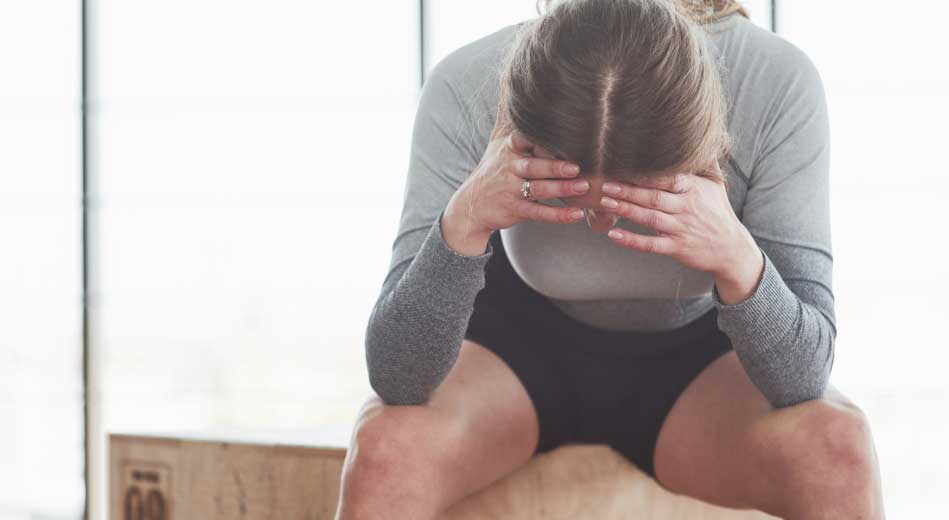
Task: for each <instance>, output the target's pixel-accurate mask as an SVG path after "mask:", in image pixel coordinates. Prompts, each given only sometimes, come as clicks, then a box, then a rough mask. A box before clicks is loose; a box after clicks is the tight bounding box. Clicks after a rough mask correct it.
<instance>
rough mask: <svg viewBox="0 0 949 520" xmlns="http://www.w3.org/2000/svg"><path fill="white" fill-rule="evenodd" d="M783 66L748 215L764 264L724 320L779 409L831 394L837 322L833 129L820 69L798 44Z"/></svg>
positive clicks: (723, 311) (723, 308)
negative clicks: (743, 297)
mask: <svg viewBox="0 0 949 520" xmlns="http://www.w3.org/2000/svg"><path fill="white" fill-rule="evenodd" d="M777 58H780V59H777V60H776V62H775V66H776V67H781V68H782V69H783V71H784V72H783V73H782V74H780V75H776V76H774V77H779V78H780V79H778V80H775V84H774V85H769V86H768V87H769V88H772V89H774V92H775V94H774V98H773V99H774V100H775V101H774V106H773V107H772V110H771V111H770V113H771V114H772V116H771V121H769V122H768V123H769V124H768V125H766V126H765V128H767V129H768V130H767V131H766V132H765V133H764V135H763V136H762V138H761V140H760V141H759V143H760V145H759V149H758V153H757V155H756V157H757V159H756V161H755V166H754V169H753V171H752V175H751V180H750V185H749V189H748V194H747V198H746V200H745V204H744V207H743V208H742V214H741V215H740V217H741V221H742V222H743V223H744V225H745V227H747V228H748V230H749V231H750V232H751V234H752V236H753V237H754V238H755V241H756V242H757V244H758V246H759V249H760V250H761V254H762V255H763V258H764V264H765V267H764V272H763V274H762V277H761V279H760V281H759V284H758V286H757V287H756V289H755V292H754V293H753V294H752V296H751V297H750V298H748V299H747V300H745V301H743V302H739V303H737V304H734V305H724V304H722V302H721V300H720V299H719V294H718V291H717V290H715V291H713V295H714V299H715V305H716V308H717V309H718V311H719V316H718V325H719V328H720V329H721V330H722V331H723V332H725V333H726V334H727V335H728V337H729V338H730V339H731V341H732V345H733V346H734V348H735V351H736V353H737V354H738V358H739V359H740V361H741V363H742V365H743V366H744V367H745V370H746V371H747V373H748V375H749V377H750V379H751V381H752V382H753V383H754V384H755V386H757V388H758V389H759V390H760V391H761V392H762V394H764V396H765V397H766V398H767V399H768V401H770V402H771V404H772V405H773V406H775V407H783V406H790V405H794V404H797V403H800V402H803V401H807V400H810V399H816V398H819V397H821V396H822V395H823V393H824V390H825V388H826V386H827V381H828V378H829V376H830V372H831V367H832V366H833V362H834V340H835V338H836V335H837V328H836V322H835V315H834V294H833V290H832V283H831V276H832V268H833V256H832V251H831V237H830V197H829V191H830V186H829V184H830V182H829V176H830V174H829V167H830V141H829V140H830V137H829V134H830V130H829V123H828V114H827V105H826V99H825V95H824V89H823V85H822V82H821V79H820V76H819V74H818V72H817V70H816V68H815V67H814V65H813V63H812V62H811V61H810V60H809V59H808V58H807V56H806V55H804V53H803V52H801V51H800V50H798V49H797V48H793V47H791V46H790V45H789V46H788V47H787V48H785V49H784V52H783V55H781V56H778V57H777Z"/></svg>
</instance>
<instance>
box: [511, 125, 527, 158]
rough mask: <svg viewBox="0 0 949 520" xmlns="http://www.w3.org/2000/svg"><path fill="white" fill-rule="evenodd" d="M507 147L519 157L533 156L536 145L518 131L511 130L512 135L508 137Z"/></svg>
mask: <svg viewBox="0 0 949 520" xmlns="http://www.w3.org/2000/svg"><path fill="white" fill-rule="evenodd" d="M507 146H508V148H510V149H511V151H513V152H514V153H516V154H519V155H533V153H534V143H532V142H531V141H530V140H529V139H527V136H525V135H524V134H522V133H520V132H519V131H517V129H512V130H511V135H509V136H508V137H507Z"/></svg>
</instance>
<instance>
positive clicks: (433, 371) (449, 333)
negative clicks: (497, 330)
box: [366, 212, 493, 405]
mask: <svg viewBox="0 0 949 520" xmlns="http://www.w3.org/2000/svg"><path fill="white" fill-rule="evenodd" d="M454 225H456V222H455V220H453V219H446V218H445V212H443V213H442V214H440V215H439V218H438V219H436V221H435V223H434V224H433V225H432V227H431V229H430V230H429V233H428V235H427V236H426V238H425V241H424V242H423V243H422V246H421V248H420V249H419V251H418V253H417V254H416V256H415V258H414V259H413V260H412V262H411V263H410V264H409V265H408V267H407V268H405V270H404V272H402V274H401V276H398V273H393V274H394V275H396V276H393V277H392V278H391V279H389V280H387V282H386V283H385V284H384V286H383V290H382V294H381V295H380V297H379V299H378V301H377V302H376V305H375V306H374V308H373V311H372V314H371V316H370V318H369V323H368V325H367V328H366V362H367V365H368V370H369V380H370V384H371V386H372V387H373V389H374V390H375V391H376V393H378V394H379V396H380V397H381V398H382V399H383V401H384V402H386V403H387V404H400V405H406V404H421V403H424V402H426V401H427V400H428V398H429V397H430V395H431V393H432V392H433V391H434V390H435V388H436V387H437V386H438V385H439V384H440V383H441V381H442V380H443V379H444V378H445V376H446V375H447V374H448V372H449V371H450V370H451V368H452V366H454V363H455V360H456V359H457V357H458V351H459V350H460V348H461V343H462V341H463V339H464V334H465V331H466V330H467V326H468V320H469V318H470V317H471V313H472V311H473V309H474V300H475V297H476V296H477V294H478V292H479V291H480V290H481V289H482V288H483V287H484V268H485V265H486V264H487V261H488V259H489V258H490V257H491V255H492V254H493V250H492V249H491V247H490V246H489V245H488V242H487V238H484V242H483V243H479V242H478V241H479V240H480V239H481V237H480V236H478V235H476V236H462V235H458V234H457V233H455V231H454V228H453V226H454ZM443 226H445V228H443ZM446 228H447V229H446ZM448 229H452V231H448ZM443 232H444V233H445V234H447V235H448V236H449V237H450V239H451V241H452V243H453V244H455V245H457V246H458V247H459V248H461V249H463V250H465V251H475V252H478V251H480V254H477V255H476V256H467V255H464V254H461V253H459V252H456V251H455V250H454V249H453V248H452V247H451V246H449V244H448V242H447V241H446V238H445V235H443ZM479 248H480V250H479Z"/></svg>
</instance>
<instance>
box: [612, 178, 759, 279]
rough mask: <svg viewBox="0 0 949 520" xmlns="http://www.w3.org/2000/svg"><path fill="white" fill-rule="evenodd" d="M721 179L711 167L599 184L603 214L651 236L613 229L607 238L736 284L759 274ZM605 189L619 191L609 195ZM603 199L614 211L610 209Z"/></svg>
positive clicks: (750, 245) (755, 250)
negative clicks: (647, 230)
mask: <svg viewBox="0 0 949 520" xmlns="http://www.w3.org/2000/svg"><path fill="white" fill-rule="evenodd" d="M722 179H723V177H722V175H721V170H720V169H719V166H718V164H717V163H716V164H715V171H713V172H711V173H709V174H683V173H680V174H677V175H675V176H665V177H661V178H657V179H653V180H642V181H639V182H637V183H636V184H629V183H622V182H616V181H609V182H606V183H604V184H603V186H602V188H603V192H604V194H606V195H605V196H604V199H605V201H601V204H603V207H604V208H606V210H607V211H609V212H611V213H615V214H617V215H619V216H621V217H623V218H625V219H627V220H629V221H631V222H635V223H637V224H641V225H643V226H646V227H648V228H650V229H653V230H655V231H656V232H657V236H649V235H641V234H638V233H633V232H631V231H629V230H626V229H620V228H615V227H614V228H613V229H612V230H610V232H609V236H610V238H612V239H613V241H614V242H615V243H617V244H619V245H621V246H624V247H629V248H631V249H636V250H639V251H644V252H648V253H659V254H663V255H668V256H671V257H672V258H675V259H676V260H678V261H679V262H681V263H682V264H684V265H686V266H688V267H690V268H692V269H697V270H701V271H706V272H709V273H712V274H713V275H715V277H716V279H721V280H736V281H737V280H741V279H748V278H749V277H750V275H749V274H748V273H749V272H753V273H760V272H761V267H763V266H762V263H761V253H760V251H759V250H758V246H757V244H756V243H755V241H754V238H753V237H752V236H751V233H750V232H749V231H748V230H747V229H746V228H745V226H744V224H742V223H741V221H740V220H738V217H737V216H736V215H735V212H734V210H732V207H731V204H730V203H729V201H728V193H727V191H726V189H725V184H724V181H723V180H722ZM611 186H615V187H617V188H619V192H614V193H610V187H611ZM609 200H614V201H616V206H615V207H611V206H610V205H609V203H608V201H609ZM603 202H606V203H603ZM756 267H757V271H755V268H756ZM754 280H757V277H755V278H754Z"/></svg>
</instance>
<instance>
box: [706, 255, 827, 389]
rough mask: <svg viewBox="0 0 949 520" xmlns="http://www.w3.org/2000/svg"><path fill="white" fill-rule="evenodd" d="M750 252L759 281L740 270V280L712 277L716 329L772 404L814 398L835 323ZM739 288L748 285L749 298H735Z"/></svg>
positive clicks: (762, 257)
mask: <svg viewBox="0 0 949 520" xmlns="http://www.w3.org/2000/svg"><path fill="white" fill-rule="evenodd" d="M755 254H757V255H758V257H760V265H761V270H760V279H759V273H758V272H756V271H755V270H754V268H751V269H747V268H746V269H745V273H746V274H745V277H746V278H745V279H744V280H741V279H738V278H737V277H736V278H734V279H731V280H718V279H716V288H715V300H716V307H717V308H718V312H719V314H718V325H719V328H720V329H721V330H722V331H723V332H724V333H725V334H726V335H728V337H729V338H730V339H731V341H732V345H733V347H734V349H735V351H736V353H737V354H738V358H739V360H740V361H741V363H742V365H743V366H744V368H745V370H746V372H747V373H748V376H749V377H750V379H751V380H752V382H753V383H754V384H755V386H757V387H758V389H759V390H760V391H761V392H762V394H764V396H765V397H766V398H767V399H768V401H769V402H771V404H772V405H773V406H775V407H782V406H790V405H794V404H797V403H800V402H803V401H807V400H810V399H816V398H819V397H821V396H822V395H823V393H824V389H825V388H826V386H827V380H828V378H829V376H830V371H831V367H832V365H833V358H834V340H835V337H836V330H835V325H834V324H833V323H832V322H831V320H830V319H829V318H828V317H827V316H825V315H824V314H823V313H822V312H820V311H819V310H818V309H817V308H816V307H815V306H814V305H812V304H810V303H807V302H804V301H802V300H801V298H800V297H798V295H797V294H795V292H794V291H792V290H791V289H790V288H789V287H788V285H787V284H786V283H785V282H784V280H783V278H782V277H781V275H780V274H779V272H778V270H777V268H776V267H775V266H774V264H773V263H772V262H771V258H770V257H769V256H768V255H767V254H766V253H765V252H764V250H762V249H756V252H755ZM756 260H757V259H756ZM744 262H745V264H746V265H752V266H754V265H755V264H756V262H755V261H750V260H747V259H746V260H745V261H744ZM755 280H757V282H755ZM720 282H721V283H720ZM720 287H721V289H720ZM742 287H751V291H750V294H748V295H747V296H746V297H745V298H742V297H741V296H738V297H736V296H735V295H736V294H741V293H742V292H743V291H744V289H742Z"/></svg>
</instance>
